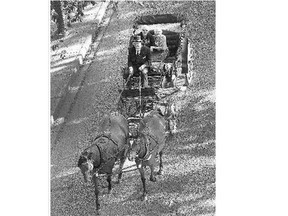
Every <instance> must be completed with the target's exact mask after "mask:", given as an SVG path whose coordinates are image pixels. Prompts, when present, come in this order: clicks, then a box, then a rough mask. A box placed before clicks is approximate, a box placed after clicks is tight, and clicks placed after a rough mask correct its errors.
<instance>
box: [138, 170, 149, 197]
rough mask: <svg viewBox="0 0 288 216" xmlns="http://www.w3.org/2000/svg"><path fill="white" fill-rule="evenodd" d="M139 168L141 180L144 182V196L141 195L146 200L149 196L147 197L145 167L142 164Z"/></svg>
mask: <svg viewBox="0 0 288 216" xmlns="http://www.w3.org/2000/svg"><path fill="white" fill-rule="evenodd" d="M138 170H139V172H140V175H141V181H142V184H143V195H142V197H141V200H142V201H144V200H147V197H146V194H147V191H146V184H145V173H144V168H143V166H141V167H140V168H139V169H138Z"/></svg>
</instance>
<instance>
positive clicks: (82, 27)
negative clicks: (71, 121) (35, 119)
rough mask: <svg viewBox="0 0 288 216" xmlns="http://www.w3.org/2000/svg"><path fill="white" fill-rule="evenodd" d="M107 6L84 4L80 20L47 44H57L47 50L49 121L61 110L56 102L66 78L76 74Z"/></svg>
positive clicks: (65, 84) (70, 78) (59, 97)
mask: <svg viewBox="0 0 288 216" xmlns="http://www.w3.org/2000/svg"><path fill="white" fill-rule="evenodd" d="M108 5H109V1H106V2H97V3H96V4H95V5H94V6H92V5H89V6H87V7H86V8H85V10H84V11H83V12H84V17H83V21H82V22H77V23H72V26H71V27H70V28H69V29H68V31H67V32H66V35H65V37H64V38H61V39H58V40H55V41H51V47H52V46H54V47H57V48H56V49H55V50H54V51H53V50H52V49H51V52H50V112H51V113H50V114H51V123H53V121H54V120H56V119H54V117H52V116H55V113H56V112H57V110H59V109H61V107H59V104H60V101H61V100H63V98H64V97H65V95H66V93H67V91H68V90H69V81H70V80H73V79H74V78H75V76H78V71H79V69H80V67H81V65H83V59H84V57H85V56H86V54H88V52H89V49H90V45H91V44H92V42H93V41H94V40H95V37H96V32H97V28H98V25H99V24H100V23H101V21H102V19H103V17H104V14H105V12H106V9H107V7H108Z"/></svg>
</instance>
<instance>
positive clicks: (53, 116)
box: [50, 1, 110, 127]
mask: <svg viewBox="0 0 288 216" xmlns="http://www.w3.org/2000/svg"><path fill="white" fill-rule="evenodd" d="M109 3H110V1H105V2H101V6H100V7H99V10H98V12H97V15H96V16H95V22H93V23H92V24H91V25H92V26H93V25H95V26H96V27H95V31H94V32H93V33H92V34H91V35H89V36H87V38H86V40H85V42H84V43H83V44H82V47H81V49H80V51H79V53H78V55H77V57H76V58H75V60H74V61H72V64H75V66H74V67H73V68H72V70H73V71H74V73H73V74H72V75H71V77H70V78H69V81H68V83H67V85H66V86H65V87H64V90H63V94H62V97H61V99H60V100H59V101H58V103H57V105H56V106H55V109H54V111H53V113H50V126H51V127H52V126H53V125H54V124H56V123H58V124H59V123H61V122H63V119H58V117H59V114H60V112H61V109H63V108H64V107H63V106H65V104H64V102H65V98H66V95H67V94H68V93H69V91H74V89H75V87H74V88H73V87H72V84H73V82H74V81H75V80H76V78H77V77H78V75H79V71H80V70H81V67H82V66H83V63H84V59H85V56H86V55H87V53H88V52H89V50H90V46H91V44H93V40H95V39H96V36H97V35H96V34H97V32H98V31H97V30H98V26H99V24H100V23H101V22H102V20H103V17H104V15H105V13H106V10H107V8H108V5H109Z"/></svg>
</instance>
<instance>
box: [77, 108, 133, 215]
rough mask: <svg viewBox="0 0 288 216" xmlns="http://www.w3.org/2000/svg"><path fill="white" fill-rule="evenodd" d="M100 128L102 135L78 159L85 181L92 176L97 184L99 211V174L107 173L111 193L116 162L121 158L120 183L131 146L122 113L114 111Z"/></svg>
mask: <svg viewBox="0 0 288 216" xmlns="http://www.w3.org/2000/svg"><path fill="white" fill-rule="evenodd" d="M100 130H101V131H100V135H99V136H97V137H96V138H95V139H94V140H93V142H92V145H91V146H90V147H88V148H86V149H85V150H84V151H83V152H82V154H81V156H80V158H79V160H78V167H79V168H80V170H81V172H82V174H83V176H84V181H85V182H87V180H90V178H91V176H92V180H93V183H94V186H95V197H96V210H97V212H98V210H99V209H100V204H99V201H98V195H99V190H98V174H107V182H108V193H110V191H111V189H112V186H111V176H112V169H113V167H114V164H115V162H116V161H117V160H118V159H120V173H119V174H118V182H117V183H119V182H120V179H121V177H122V168H123V164H124V162H125V159H126V155H127V150H128V147H129V144H128V137H129V129H128V122H127V120H126V119H125V118H124V116H122V115H121V114H119V113H112V114H111V115H109V116H105V117H104V120H103V121H102V123H101V125H100Z"/></svg>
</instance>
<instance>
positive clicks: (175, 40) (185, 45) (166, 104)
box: [118, 14, 192, 130]
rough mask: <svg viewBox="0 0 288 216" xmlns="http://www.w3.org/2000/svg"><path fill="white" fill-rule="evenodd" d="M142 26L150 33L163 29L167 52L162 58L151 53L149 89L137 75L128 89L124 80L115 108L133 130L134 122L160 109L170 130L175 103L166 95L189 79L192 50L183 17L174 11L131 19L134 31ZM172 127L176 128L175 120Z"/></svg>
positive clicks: (186, 82)
mask: <svg viewBox="0 0 288 216" xmlns="http://www.w3.org/2000/svg"><path fill="white" fill-rule="evenodd" d="M144 25H145V28H148V30H149V33H150V34H152V35H154V33H155V29H159V28H160V29H161V30H162V34H163V35H165V37H166V42H167V46H168V50H169V52H168V55H167V56H166V57H165V58H164V59H161V60H159V58H158V59H157V57H156V58H155V56H154V54H153V52H152V54H151V62H150V66H149V69H148V82H149V86H150V87H149V88H142V87H141V76H139V75H136V76H132V77H131V78H130V79H131V80H130V81H131V83H132V87H131V88H130V89H125V85H126V84H127V80H125V79H123V89H121V90H119V92H120V94H121V95H120V99H119V101H118V109H119V110H120V112H121V113H122V114H123V115H124V116H125V117H126V118H128V122H129V125H130V126H131V129H132V130H133V127H135V126H136V124H137V121H139V120H141V119H142V118H143V117H144V116H145V115H146V114H147V113H149V112H150V111H151V110H155V109H158V110H161V112H162V114H163V115H164V116H165V117H166V119H167V120H168V124H167V126H168V127H167V129H171V126H170V122H169V119H171V118H172V119H173V118H174V116H173V115H174V113H175V112H173V109H174V108H175V104H173V103H171V102H170V100H169V96H171V95H172V94H173V93H175V92H177V91H179V89H180V87H181V86H183V85H187V84H188V83H189V82H191V78H192V69H191V61H190V57H191V55H192V53H191V46H190V42H189V40H188V38H187V36H186V27H185V20H184V19H183V18H182V17H179V16H177V15H173V14H162V15H149V16H141V17H137V18H136V19H135V21H134V26H133V28H134V31H135V30H136V29H141V27H142V26H144ZM125 70H128V67H127V66H125V67H123V68H122V71H121V73H122V74H124V72H125ZM135 123H136V124H135ZM172 127H175V121H174V125H173V126H172ZM134 130H135V129H134Z"/></svg>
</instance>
